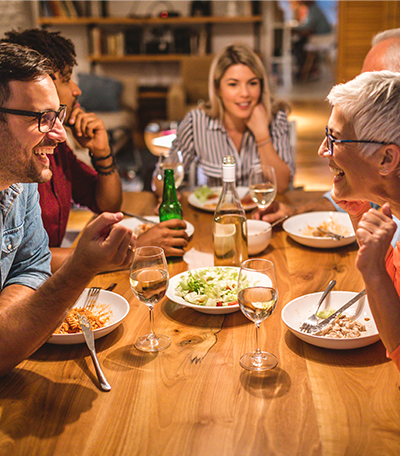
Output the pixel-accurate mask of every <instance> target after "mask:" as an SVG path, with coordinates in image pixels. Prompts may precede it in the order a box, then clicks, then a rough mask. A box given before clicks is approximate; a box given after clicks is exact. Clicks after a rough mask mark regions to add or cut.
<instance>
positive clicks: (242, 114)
mask: <svg viewBox="0 0 400 456" xmlns="http://www.w3.org/2000/svg"><path fill="white" fill-rule="evenodd" d="M218 94H219V96H220V98H221V101H222V103H223V105H224V109H225V120H227V121H228V122H229V121H232V122H234V123H236V122H237V121H245V120H247V119H248V118H249V117H250V116H251V113H252V112H253V109H254V107H255V106H256V105H257V104H258V103H259V101H260V96H261V83H260V80H259V79H258V78H257V76H256V75H255V74H254V73H253V72H252V71H251V70H250V68H249V67H248V66H247V65H243V64H236V65H231V66H230V67H229V68H228V69H227V70H226V71H225V74H224V75H223V77H222V79H221V82H220V86H219V90H218Z"/></svg>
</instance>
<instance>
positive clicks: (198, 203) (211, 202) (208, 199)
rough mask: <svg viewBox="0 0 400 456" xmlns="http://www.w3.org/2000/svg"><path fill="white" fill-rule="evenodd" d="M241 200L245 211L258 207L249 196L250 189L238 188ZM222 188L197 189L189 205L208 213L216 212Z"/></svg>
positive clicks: (205, 186)
mask: <svg viewBox="0 0 400 456" xmlns="http://www.w3.org/2000/svg"><path fill="white" fill-rule="evenodd" d="M236 190H237V192H238V195H239V198H240V199H241V201H242V205H243V209H244V210H245V211H251V210H252V209H255V208H256V207H257V205H256V203H255V202H254V201H253V200H252V199H251V197H250V195H249V188H248V187H236ZM221 191H222V187H207V185H203V186H202V187H199V188H197V189H196V190H195V191H194V192H193V193H191V194H190V195H189V197H188V203H189V204H191V205H192V206H194V207H197V209H202V210H203V211H207V212H214V211H215V209H216V208H217V204H218V201H219V197H220V195H221Z"/></svg>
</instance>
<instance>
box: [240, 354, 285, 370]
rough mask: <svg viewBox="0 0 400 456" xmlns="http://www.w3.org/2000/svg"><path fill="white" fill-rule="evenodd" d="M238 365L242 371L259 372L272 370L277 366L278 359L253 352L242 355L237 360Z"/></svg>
mask: <svg viewBox="0 0 400 456" xmlns="http://www.w3.org/2000/svg"><path fill="white" fill-rule="evenodd" d="M239 364H240V365H241V366H242V367H243V369H247V370H250V371H257V372H261V371H265V370H269V369H273V368H274V367H275V366H276V365H277V364H278V359H277V357H276V356H275V355H273V354H272V353H267V352H258V353H257V352H253V353H246V354H245V355H243V356H242V357H241V358H240V360H239Z"/></svg>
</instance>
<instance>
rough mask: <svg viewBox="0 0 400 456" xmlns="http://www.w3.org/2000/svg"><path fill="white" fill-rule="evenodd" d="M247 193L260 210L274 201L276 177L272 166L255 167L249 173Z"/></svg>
mask: <svg viewBox="0 0 400 456" xmlns="http://www.w3.org/2000/svg"><path fill="white" fill-rule="evenodd" d="M249 192H250V196H251V199H252V200H253V201H254V202H255V203H256V204H257V206H258V208H259V209H260V210H265V209H267V207H268V206H270V205H271V203H272V202H273V201H274V199H275V195H276V177H275V170H274V168H273V166H264V167H261V166H256V167H254V168H253V169H252V170H251V172H250V177H249Z"/></svg>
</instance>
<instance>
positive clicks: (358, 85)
mask: <svg viewBox="0 0 400 456" xmlns="http://www.w3.org/2000/svg"><path fill="white" fill-rule="evenodd" d="M327 98H328V101H329V103H330V104H331V105H332V106H339V107H340V109H341V113H342V115H343V117H344V118H345V120H346V122H348V123H350V124H351V125H352V126H353V128H354V132H355V135H356V138H355V139H359V140H367V141H379V142H384V143H387V144H396V145H398V146H399V147H400V73H393V72H391V71H373V72H367V73H362V74H360V75H359V76H357V77H356V78H354V79H353V80H351V81H349V82H347V83H345V84H337V85H335V86H334V87H333V88H332V90H331V91H330V92H329V95H328V97H327ZM359 146H360V150H361V151H363V152H364V153H365V154H366V155H372V154H373V153H374V152H375V151H376V150H377V148H378V147H379V146H378V145H377V144H360V145H359Z"/></svg>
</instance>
